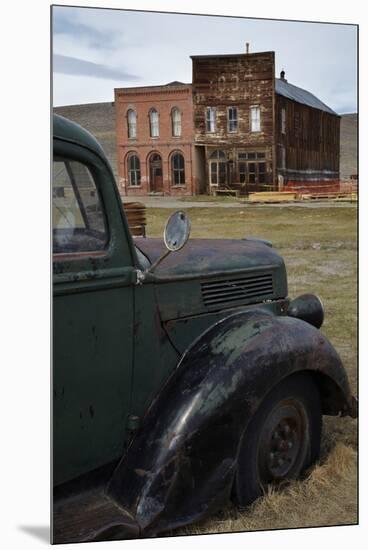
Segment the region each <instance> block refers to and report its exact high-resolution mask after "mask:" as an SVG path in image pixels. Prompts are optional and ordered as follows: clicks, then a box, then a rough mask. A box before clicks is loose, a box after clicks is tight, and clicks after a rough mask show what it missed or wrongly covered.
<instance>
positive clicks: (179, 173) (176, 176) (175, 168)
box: [171, 153, 185, 185]
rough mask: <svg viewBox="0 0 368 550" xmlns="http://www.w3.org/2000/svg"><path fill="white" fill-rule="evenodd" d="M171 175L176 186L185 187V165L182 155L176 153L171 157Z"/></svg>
mask: <svg viewBox="0 0 368 550" xmlns="http://www.w3.org/2000/svg"><path fill="white" fill-rule="evenodd" d="M171 173H172V181H173V184H174V185H185V165H184V157H183V155H182V154H181V153H174V154H173V156H172V157H171Z"/></svg>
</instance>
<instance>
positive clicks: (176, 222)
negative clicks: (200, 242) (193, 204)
mask: <svg viewBox="0 0 368 550" xmlns="http://www.w3.org/2000/svg"><path fill="white" fill-rule="evenodd" d="M189 234H190V221H189V218H188V216H187V215H186V213H185V212H182V211H181V210H178V211H177V212H174V214H172V215H171V216H170V218H169V219H168V220H167V222H166V227H165V232H164V241H165V245H166V248H168V249H169V250H171V251H172V252H176V251H177V250H180V249H181V248H183V246H184V245H185V243H186V242H187V240H188V239H189Z"/></svg>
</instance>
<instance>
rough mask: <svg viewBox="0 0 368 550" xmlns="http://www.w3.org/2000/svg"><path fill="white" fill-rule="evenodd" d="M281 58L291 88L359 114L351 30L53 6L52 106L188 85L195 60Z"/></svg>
mask: <svg viewBox="0 0 368 550" xmlns="http://www.w3.org/2000/svg"><path fill="white" fill-rule="evenodd" d="M246 42H249V43H250V51H251V52H257V51H269V50H274V51H275V53H276V75H277V76H278V75H279V73H280V70H281V69H284V70H285V71H286V78H287V79H288V81H289V82H291V83H292V84H295V85H296V86H300V87H302V88H306V89H307V90H309V91H310V92H312V93H313V94H315V95H316V96H318V97H319V98H320V99H321V100H322V101H323V102H324V103H326V104H327V105H329V106H330V107H331V108H332V109H334V110H335V111H336V112H338V113H350V112H356V110H357V30H356V27H355V26H353V25H337V24H324V23H301V22H289V21H271V20H260V19H244V18H233V17H211V16H195V15H177V14H162V13H149V12H129V11H124V10H108V9H92V8H72V7H61V6H60V7H54V8H53V60H54V61H53V69H54V75H53V91H54V105H55V106H58V105H72V104H79V103H93V102H99V101H113V99H114V88H117V87H124V86H147V85H150V84H165V83H167V82H170V81H172V80H180V81H183V82H191V78H192V65H191V59H190V55H206V54H223V53H242V52H244V51H245V43H246Z"/></svg>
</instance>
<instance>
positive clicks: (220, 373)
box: [108, 309, 352, 536]
mask: <svg viewBox="0 0 368 550" xmlns="http://www.w3.org/2000/svg"><path fill="white" fill-rule="evenodd" d="M302 371H308V372H310V374H311V376H312V377H313V378H314V379H315V381H316V382H317V385H318V387H319V388H320V393H321V402H322V410H323V413H324V414H333V415H336V414H352V408H351V407H352V396H351V392H350V388H349V383H348V380H347V377H346V374H345V371H344V369H343V367H342V363H341V360H340V358H339V356H338V354H337V352H336V351H335V349H334V348H333V346H332V345H331V344H330V343H329V341H328V340H327V339H326V338H325V336H323V334H321V332H319V330H317V329H316V328H314V327H313V326H311V325H309V324H307V323H306V322H304V321H302V320H300V319H296V318H292V317H287V316H284V317H280V316H274V315H273V314H272V313H268V312H266V311H264V310H260V309H259V310H253V311H252V312H241V313H237V314H235V315H232V316H230V317H228V318H225V319H223V320H222V321H220V322H218V323H216V324H215V325H214V326H212V327H210V328H209V329H208V330H207V331H205V332H204V333H203V334H202V335H201V337H199V338H198V339H197V340H196V341H195V342H194V343H193V345H192V346H191V347H190V349H188V350H187V351H186V352H185V353H184V355H183V356H182V358H181V360H180V363H179V365H178V367H177V369H176V370H175V371H174V372H173V374H172V375H171V376H170V378H169V379H168V381H167V383H166V384H165V385H164V387H163V388H162V390H161V391H160V393H159V395H158V396H157V397H156V399H155V400H154V401H153V403H152V405H151V406H150V408H149V410H148V412H147V414H146V416H145V417H144V419H143V421H142V425H141V427H140V429H139V431H138V432H137V434H136V436H135V438H134V439H133V440H132V442H131V445H130V447H129V448H128V451H127V453H126V454H125V456H124V457H123V458H122V460H121V462H120V464H119V465H118V467H117V468H116V470H115V472H114V474H113V476H112V479H111V481H110V483H109V486H108V494H109V495H111V496H112V497H113V498H114V499H116V500H117V501H118V503H119V504H120V505H121V506H122V507H123V508H124V509H126V510H128V511H129V513H131V514H132V516H133V517H134V518H135V520H136V521H137V523H138V525H139V527H140V530H141V533H143V534H145V536H149V535H154V534H156V533H158V532H161V531H164V530H167V529H172V528H175V527H178V526H180V525H184V524H188V523H190V522H193V521H195V520H198V519H200V518H201V517H203V516H204V515H206V514H208V513H210V512H211V511H215V510H216V509H218V508H219V507H221V505H222V504H223V503H224V502H225V501H226V500H227V498H228V497H229V495H230V492H231V488H232V484H233V479H234V473H235V470H236V461H237V453H238V447H239V441H240V438H241V435H242V433H243V432H244V430H245V428H246V427H247V424H248V422H249V420H250V418H251V417H252V415H253V414H254V412H255V411H256V409H257V407H258V406H259V404H260V403H261V402H262V400H263V399H264V397H265V396H266V395H267V393H268V392H269V391H270V390H271V389H272V388H273V387H274V386H275V385H276V384H278V383H279V382H280V381H281V380H283V379H284V378H286V377H287V376H291V375H293V374H295V373H297V372H302Z"/></svg>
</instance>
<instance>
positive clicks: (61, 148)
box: [52, 139, 134, 485]
mask: <svg viewBox="0 0 368 550" xmlns="http://www.w3.org/2000/svg"><path fill="white" fill-rule="evenodd" d="M118 200H119V199H118V196H117V191H116V189H115V184H114V181H113V177H112V174H111V171H110V169H109V167H108V166H107V165H106V163H105V162H104V160H103V159H102V158H101V157H99V156H98V155H97V154H95V153H93V152H92V151H91V150H89V149H87V148H85V147H82V146H79V145H76V144H73V143H69V142H67V141H64V140H61V139H54V161H53V213H52V216H53V260H54V261H53V268H54V300H53V420H54V430H53V466H54V467H53V474H54V485H58V484H60V483H63V482H65V481H68V480H71V479H73V478H75V477H78V476H80V475H82V474H85V473H87V472H90V471H92V470H94V469H96V468H98V467H100V466H103V465H105V464H108V463H110V462H112V461H114V460H115V459H117V458H118V457H119V456H120V455H121V454H122V452H123V445H124V437H125V425H126V419H127V415H128V412H129V406H130V387H131V377H132V360H133V321H134V318H133V285H132V282H133V273H134V268H133V262H132V257H131V248H130V246H129V238H128V231H127V228H126V223H125V220H124V219H123V218H122V214H121V208H120V205H119V202H118Z"/></svg>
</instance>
